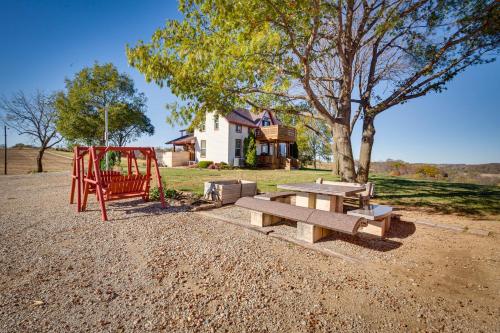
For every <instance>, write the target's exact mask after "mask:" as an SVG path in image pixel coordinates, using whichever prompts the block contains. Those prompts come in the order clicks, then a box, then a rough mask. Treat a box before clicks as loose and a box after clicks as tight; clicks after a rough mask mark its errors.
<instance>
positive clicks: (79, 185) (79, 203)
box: [76, 152, 83, 212]
mask: <svg viewBox="0 0 500 333" xmlns="http://www.w3.org/2000/svg"><path fill="white" fill-rule="evenodd" d="M77 154H78V156H77V158H76V174H77V178H76V181H77V184H76V187H77V189H78V192H77V193H76V201H77V206H78V207H77V208H76V211H77V212H80V211H81V210H82V207H81V206H82V181H83V180H82V178H83V177H82V172H81V170H80V164H81V163H80V156H79V155H80V154H79V153H78V152H77Z"/></svg>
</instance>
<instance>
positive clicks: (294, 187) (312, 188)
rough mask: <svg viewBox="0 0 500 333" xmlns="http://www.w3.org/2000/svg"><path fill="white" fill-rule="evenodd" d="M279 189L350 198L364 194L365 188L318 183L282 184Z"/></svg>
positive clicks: (361, 186)
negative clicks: (360, 193) (356, 194)
mask: <svg viewBox="0 0 500 333" xmlns="http://www.w3.org/2000/svg"><path fill="white" fill-rule="evenodd" d="M278 188H279V189H283V190H290V191H298V192H308V193H316V194H326V195H335V196H349V195H352V194H355V193H359V192H363V191H364V190H365V187H364V186H363V185H359V186H356V185H330V184H318V183H296V184H281V185H278Z"/></svg>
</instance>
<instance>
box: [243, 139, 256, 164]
mask: <svg viewBox="0 0 500 333" xmlns="http://www.w3.org/2000/svg"><path fill="white" fill-rule="evenodd" d="M243 155H244V156H245V164H246V165H247V166H249V167H251V168H254V167H256V166H257V144H256V142H255V133H254V131H250V133H249V135H248V136H247V137H246V138H245V140H243Z"/></svg>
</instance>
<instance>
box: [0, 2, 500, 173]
mask: <svg viewBox="0 0 500 333" xmlns="http://www.w3.org/2000/svg"><path fill="white" fill-rule="evenodd" d="M175 18H179V14H178V12H177V2H176V1H174V0H163V1H147V0H144V1H129V0H122V1H110V0H101V1H95V0H87V1H76V0H74V1H69V0H59V1H49V0H45V1H39V0H38V1H36V0H31V1H28V0H0V45H1V46H2V48H1V51H0V95H6V96H9V95H10V94H11V93H12V92H14V91H17V90H23V91H25V92H26V93H32V92H34V91H35V90H36V89H40V90H43V91H47V92H51V91H54V90H60V89H63V88H64V79H65V78H67V77H72V76H73V74H74V73H75V72H77V71H78V70H80V69H82V68H83V67H85V66H90V65H92V64H93V63H94V62H95V61H98V62H100V63H105V62H112V63H113V64H115V65H116V66H117V67H118V69H119V70H120V71H122V72H126V73H128V74H129V75H130V76H131V77H132V78H133V79H134V81H135V84H136V87H137V88H138V89H139V91H142V92H144V93H145V94H146V96H147V97H148V107H149V111H148V116H149V117H150V118H151V120H152V122H153V124H154V126H155V128H156V134H155V135H154V136H151V137H143V138H141V139H140V140H139V141H138V142H137V143H135V144H137V145H152V146H163V145H164V142H165V141H167V140H168V139H171V138H173V137H175V136H176V135H177V134H178V132H177V131H178V129H177V128H172V127H170V126H169V125H167V124H166V122H165V118H166V116H167V111H166V109H165V105H166V104H167V103H170V102H172V101H174V100H175V96H173V95H172V94H171V93H170V92H169V90H168V88H163V89H160V88H158V87H157V86H156V85H154V84H148V83H146V82H145V80H144V78H143V77H142V75H141V74H140V73H139V72H137V71H136V70H135V69H133V68H131V67H129V66H128V64H127V59H126V56H125V45H126V44H127V43H129V44H131V45H133V44H135V43H136V42H137V41H138V40H140V39H142V40H145V41H147V40H149V39H150V37H151V35H152V33H153V32H154V31H155V30H156V29H157V28H159V27H161V26H163V24H164V22H165V20H167V19H175ZM499 78H500V64H499V63H498V62H496V63H493V64H489V65H485V66H479V67H475V68H472V69H469V70H468V71H467V72H465V73H463V74H461V75H459V76H458V77H457V78H455V80H454V81H453V82H451V83H450V84H449V85H448V90H447V91H445V92H443V93H441V94H432V95H429V96H426V97H423V98H420V99H417V100H414V101H411V102H409V103H407V104H404V105H400V106H396V107H394V108H392V109H391V110H389V111H386V112H384V113H382V114H381V115H379V116H378V118H377V120H376V128H377V134H376V138H375V146H374V151H373V160H375V161H379V160H385V159H387V158H393V159H402V160H405V161H409V162H429V163H487V162H500V107H499V106H498V97H497V94H498V92H499V91H500V79H499ZM2 134H3V133H2ZM355 134H357V133H355ZM9 137H10V140H9V145H11V144H13V143H15V142H25V143H29V142H30V140H29V139H27V138H22V137H19V136H17V135H15V132H14V131H13V130H10V131H9ZM358 142H359V136H356V138H355V139H354V140H353V143H354V149H355V155H357V153H358V149H359V144H358Z"/></svg>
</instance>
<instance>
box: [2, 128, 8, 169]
mask: <svg viewBox="0 0 500 333" xmlns="http://www.w3.org/2000/svg"><path fill="white" fill-rule="evenodd" d="M3 131H4V143H5V147H4V150H3V152H4V161H3V162H4V167H3V174H4V175H6V174H7V125H5V124H4V125H3Z"/></svg>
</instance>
